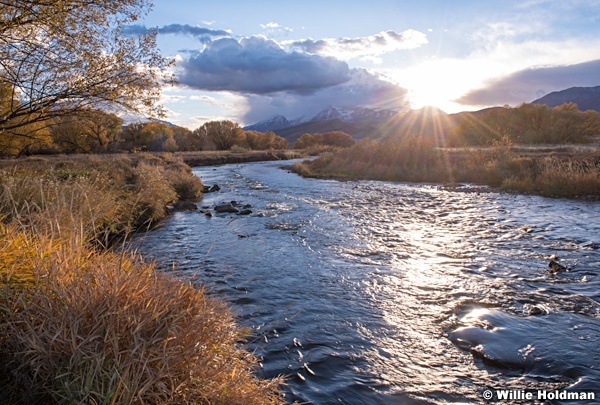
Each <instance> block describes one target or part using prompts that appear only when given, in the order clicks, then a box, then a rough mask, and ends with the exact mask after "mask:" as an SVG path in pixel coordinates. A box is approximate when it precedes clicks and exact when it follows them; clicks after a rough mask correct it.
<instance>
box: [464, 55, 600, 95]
mask: <svg viewBox="0 0 600 405" xmlns="http://www.w3.org/2000/svg"><path fill="white" fill-rule="evenodd" d="M598 85H600V60H594V61H590V62H585V63H579V64H576V65H568V66H556V67H541V68H530V69H525V70H521V71H518V72H515V73H513V74H511V75H508V76H506V77H503V78H501V79H498V80H494V81H492V82H490V83H489V84H488V85H487V86H486V87H484V88H481V89H478V90H474V91H471V92H469V93H467V94H465V95H464V96H462V97H461V98H459V99H458V100H456V101H457V102H459V103H461V104H464V105H481V106H490V105H504V104H510V105H514V104H519V103H523V102H531V101H533V100H535V99H538V98H540V97H542V96H543V95H545V94H548V93H550V92H553V91H559V90H564V89H567V88H569V87H575V86H581V87H588V86H589V87H591V86H598Z"/></svg>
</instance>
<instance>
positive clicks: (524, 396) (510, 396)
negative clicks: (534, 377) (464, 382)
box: [481, 389, 596, 402]
mask: <svg viewBox="0 0 600 405" xmlns="http://www.w3.org/2000/svg"><path fill="white" fill-rule="evenodd" d="M481 396H482V397H483V399H485V400H486V401H490V402H495V401H556V400H571V401H593V400H595V399H596V393H595V392H593V391H569V390H554V391H552V390H494V389H487V390H485V391H483V392H482V393H481Z"/></svg>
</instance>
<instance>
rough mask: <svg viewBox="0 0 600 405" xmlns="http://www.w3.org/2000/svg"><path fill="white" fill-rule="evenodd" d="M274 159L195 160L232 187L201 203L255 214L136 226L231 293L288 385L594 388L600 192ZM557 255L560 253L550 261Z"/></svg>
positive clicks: (396, 394)
mask: <svg viewBox="0 0 600 405" xmlns="http://www.w3.org/2000/svg"><path fill="white" fill-rule="evenodd" d="M281 165H282V163H281V162H264V163H250V164H243V165H223V166H218V167H199V168H194V173H195V174H196V175H198V176H199V177H200V178H201V179H202V181H203V182H204V184H208V185H212V184H215V183H217V184H219V185H220V186H221V190H220V191H219V192H216V193H210V194H206V195H205V196H204V197H203V200H202V201H200V202H198V203H197V205H198V206H199V207H202V206H205V207H213V206H214V205H215V204H217V203H220V202H228V201H231V200H235V201H237V202H238V203H239V204H240V205H244V204H250V205H251V206H252V208H251V209H252V211H253V213H252V214H251V215H247V216H241V215H235V214H214V215H213V216H212V217H209V216H207V215H204V214H202V213H200V212H177V213H175V214H173V215H172V216H171V217H169V218H168V219H167V220H165V221H164V222H163V223H162V224H161V226H160V227H158V228H157V229H155V230H153V231H151V232H148V233H146V234H144V235H141V236H138V237H136V238H135V239H134V241H133V242H132V243H133V245H134V246H136V247H137V249H138V250H139V251H140V252H141V253H142V254H143V255H144V256H146V257H148V258H152V259H155V260H156V261H157V262H158V264H159V265H160V267H161V268H162V269H164V270H165V271H171V272H174V273H175V274H176V275H178V276H180V277H184V278H188V279H190V278H191V279H192V280H193V282H195V283H198V284H201V285H204V286H206V288H207V289H208V291H209V292H210V293H211V294H214V295H215V296H217V297H219V298H222V299H225V300H227V301H228V302H229V303H230V304H231V306H232V308H233V310H234V312H235V313H236V314H237V315H238V317H239V322H240V324H241V325H242V326H245V327H248V328H249V330H250V333H251V336H250V338H249V340H248V347H249V349H250V350H252V351H253V352H254V353H255V354H256V355H257V356H258V358H259V360H260V368H259V370H258V371H257V372H258V374H259V375H260V376H261V377H267V378H270V377H275V376H278V375H285V376H287V386H286V387H285V389H284V391H285V394H286V399H287V400H288V401H290V402H293V401H298V402H305V403H311V404H319V405H321V404H445V403H482V402H484V400H483V399H482V395H483V393H484V392H485V390H486V389H511V390H536V391H537V390H552V391H554V390H565V389H568V390H574V391H575V390H582V391H583V392H588V391H593V390H594V389H595V390H598V389H599V387H600V203H598V202H586V201H572V200H563V199H548V198H542V197H536V196H522V195H512V194H506V193H498V192H494V191H490V190H486V189H480V190H478V189H476V188H473V187H466V188H465V189H464V190H461V189H460V188H459V189H444V188H443V187H440V186H439V185H432V184H410V183H391V182H378V181H344V182H341V181H335V180H316V179H304V178H301V177H299V176H297V175H295V174H292V173H289V172H288V171H286V170H283V169H281V168H280V166H281ZM555 257H557V258H556V259H555V260H557V261H558V262H559V263H561V264H562V265H563V266H565V267H566V268H567V269H566V270H564V271H560V272H559V273H557V274H551V273H550V272H549V271H548V263H549V261H550V260H551V259H554V258H555ZM595 395H596V398H600V391H596V393H595ZM512 402H513V403H516V402H519V401H512ZM534 402H535V401H534ZM539 402H543V401H539ZM528 403H531V402H528ZM557 403H569V402H568V401H558V402H557ZM573 403H580V402H573Z"/></svg>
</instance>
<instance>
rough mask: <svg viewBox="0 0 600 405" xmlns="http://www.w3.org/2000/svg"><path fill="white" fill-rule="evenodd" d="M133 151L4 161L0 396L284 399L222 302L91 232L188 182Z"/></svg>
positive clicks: (144, 209)
mask: <svg viewBox="0 0 600 405" xmlns="http://www.w3.org/2000/svg"><path fill="white" fill-rule="evenodd" d="M140 159H141V160H140V161H136V162H130V163H126V162H120V163H119V164H123V165H126V164H130V167H128V168H127V169H126V170H124V171H121V170H116V169H114V167H115V164H112V165H111V167H112V169H110V168H104V169H103V170H97V169H98V167H103V164H104V163H103V162H101V163H98V162H95V163H94V162H91V163H89V162H88V163H85V162H74V163H69V164H65V163H64V162H63V164H60V165H58V167H57V165H56V163H53V164H46V163H45V162H42V164H41V165H39V164H37V165H32V166H31V167H27V164H25V165H24V166H21V167H19V168H13V169H6V168H5V169H4V171H3V172H2V177H1V180H2V182H1V185H2V188H1V194H0V212H1V214H0V215H2V216H1V217H0V219H1V221H0V403H2V404H22V403H27V404H54V403H56V404H63V403H64V404H67V403H68V404H72V403H81V404H169V403H171V404H278V403H282V399H281V395H280V392H279V388H278V387H279V385H280V383H281V381H280V380H279V379H275V380H261V379H259V378H257V377H256V376H255V375H254V374H253V370H254V366H255V364H256V361H255V359H254V358H253V357H252V356H251V355H250V354H249V353H248V352H247V351H246V350H244V348H243V347H242V346H240V345H239V342H240V340H241V339H242V338H243V333H242V331H241V330H240V329H239V328H237V327H236V325H235V319H234V318H233V316H232V314H231V312H230V311H229V309H228V308H227V307H226V306H225V305H224V304H223V303H220V302H218V301H216V300H215V299H209V298H207V296H206V295H205V294H204V292H203V291H202V290H201V289H197V288H194V287H193V286H192V285H190V284H189V283H186V282H184V281H181V280H177V279H175V278H173V277H172V276H169V275H166V274H163V273H160V272H159V271H157V270H156V269H155V268H154V267H153V266H152V265H151V264H147V263H144V262H143V261H142V260H141V259H140V258H139V257H136V256H135V255H134V254H133V253H126V252H122V253H117V252H115V251H113V250H111V249H106V248H102V247H103V245H102V244H100V245H99V244H98V243H97V241H98V240H99V239H100V240H102V239H103V238H104V237H105V235H106V233H107V232H115V231H116V232H119V231H122V230H123V229H125V228H127V227H131V226H134V225H135V224H138V225H143V224H144V223H146V221H147V220H154V219H156V218H158V217H159V215H158V214H154V212H155V211H156V212H164V204H166V202H168V201H170V199H171V198H177V192H176V191H174V190H175V189H177V185H176V184H175V183H178V182H182V184H184V183H189V184H192V183H194V181H193V180H192V179H189V178H187V177H186V175H185V174H184V173H188V174H189V175H190V176H191V173H190V172H188V171H187V170H183V171H177V172H176V175H174V174H173V173H169V171H171V170H173V171H174V169H173V168H172V167H170V165H173V164H175V165H178V164H179V163H177V162H171V163H169V162H165V161H160V162H159V161H152V159H150V158H145V157H144V158H140ZM97 165H99V166H97ZM181 167H183V166H181ZM181 167H180V168H181ZM112 170H114V172H113V171H112ZM106 173H109V175H108V176H105V174H106ZM174 173H175V171H174ZM119 175H121V177H120V178H119ZM157 182H160V183H161V184H156V183H157ZM145 187H148V188H152V190H148V189H145ZM188 192H192V194H193V191H192V189H190V190H188ZM155 199H157V200H158V201H159V202H156V201H153V200H155ZM161 204H162V206H161ZM148 211H152V213H148ZM135 215H143V216H144V219H143V220H139V219H137V218H135Z"/></svg>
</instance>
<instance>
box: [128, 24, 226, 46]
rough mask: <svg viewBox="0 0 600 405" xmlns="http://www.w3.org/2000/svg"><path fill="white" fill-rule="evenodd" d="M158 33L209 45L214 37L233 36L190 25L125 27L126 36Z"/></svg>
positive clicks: (224, 32)
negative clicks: (182, 36)
mask: <svg viewBox="0 0 600 405" xmlns="http://www.w3.org/2000/svg"><path fill="white" fill-rule="evenodd" d="M152 31H156V32H158V33H159V34H176V35H186V36H191V37H194V38H196V39H197V40H199V41H200V42H202V43H208V42H210V41H211V40H212V37H228V36H230V35H231V34H230V33H229V32H228V31H224V30H213V29H210V28H204V27H196V26H193V25H188V24H169V25H164V26H162V27H157V28H147V27H146V26H144V25H126V26H125V27H123V34H124V35H129V36H133V35H145V34H148V33H149V32H152Z"/></svg>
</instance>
